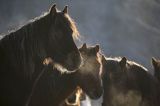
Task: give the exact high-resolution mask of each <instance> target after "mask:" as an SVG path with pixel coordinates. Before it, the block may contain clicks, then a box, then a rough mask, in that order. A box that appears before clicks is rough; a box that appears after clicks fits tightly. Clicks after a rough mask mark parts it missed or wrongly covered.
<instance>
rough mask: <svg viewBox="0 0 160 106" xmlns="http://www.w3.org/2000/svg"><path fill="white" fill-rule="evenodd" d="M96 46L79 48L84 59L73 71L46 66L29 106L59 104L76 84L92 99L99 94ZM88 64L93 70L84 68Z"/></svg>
mask: <svg viewBox="0 0 160 106" xmlns="http://www.w3.org/2000/svg"><path fill="white" fill-rule="evenodd" d="M97 47H98V46H96V47H93V48H86V51H85V50H84V49H82V48H81V49H80V53H81V55H82V58H83V59H84V58H85V60H84V64H83V65H82V66H81V67H80V68H79V69H78V70H77V71H76V72H74V73H70V74H66V73H63V74H61V73H60V72H59V70H57V69H53V68H52V67H48V69H47V70H46V71H45V74H44V75H43V76H42V77H41V78H40V80H39V82H38V83H37V86H36V88H35V91H34V93H33V95H32V97H31V101H30V103H29V106H59V105H61V103H63V102H64V101H65V99H66V98H67V97H68V96H70V95H71V94H72V93H73V92H74V91H75V90H76V88H77V86H80V87H81V88H82V90H83V91H84V92H85V93H87V94H88V95H89V96H90V97H91V98H93V99H96V98H98V97H99V96H101V94H102V83H101V79H100V76H99V72H100V70H101V69H100V67H101V63H99V61H98V57H97V54H98V51H99V49H98V50H95V49H96V48H97ZM83 48H84V47H83ZM98 48H99V47H98ZM92 52H93V53H92ZM89 54H90V55H89ZM90 59H92V62H93V63H88V62H91V61H90ZM93 60H94V61H93ZM89 64H90V65H91V66H92V67H94V69H93V68H92V69H93V70H90V68H88V69H87V68H85V67H86V65H89Z"/></svg>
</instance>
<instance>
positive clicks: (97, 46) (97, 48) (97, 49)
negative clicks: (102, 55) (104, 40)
mask: <svg viewBox="0 0 160 106" xmlns="http://www.w3.org/2000/svg"><path fill="white" fill-rule="evenodd" d="M99 48H100V47H99V45H96V46H95V51H96V53H97V52H99Z"/></svg>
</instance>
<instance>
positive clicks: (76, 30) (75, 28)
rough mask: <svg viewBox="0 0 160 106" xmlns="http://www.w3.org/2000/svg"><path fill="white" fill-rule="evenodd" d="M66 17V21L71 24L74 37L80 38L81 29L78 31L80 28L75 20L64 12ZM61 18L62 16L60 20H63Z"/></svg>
mask: <svg viewBox="0 0 160 106" xmlns="http://www.w3.org/2000/svg"><path fill="white" fill-rule="evenodd" d="M64 17H65V18H66V21H68V23H69V26H70V28H71V29H72V31H73V34H72V36H73V38H74V39H79V37H80V34H79V31H78V29H77V27H76V23H75V21H74V20H73V19H72V18H71V17H70V16H69V15H68V14H64ZM61 19H62V18H60V17H59V20H61Z"/></svg>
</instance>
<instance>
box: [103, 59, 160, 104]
mask: <svg viewBox="0 0 160 106" xmlns="http://www.w3.org/2000/svg"><path fill="white" fill-rule="evenodd" d="M102 64H103V75H102V79H103V87H104V95H103V104H102V106H159V99H158V98H159V85H158V83H157V80H156V79H155V78H154V77H153V76H152V75H151V74H149V73H148V72H147V71H148V70H147V69H145V68H144V67H143V66H141V65H139V64H137V63H135V62H133V61H128V60H127V59H126V58H125V57H123V58H105V57H102Z"/></svg>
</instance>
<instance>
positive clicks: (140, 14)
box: [0, 0, 160, 72]
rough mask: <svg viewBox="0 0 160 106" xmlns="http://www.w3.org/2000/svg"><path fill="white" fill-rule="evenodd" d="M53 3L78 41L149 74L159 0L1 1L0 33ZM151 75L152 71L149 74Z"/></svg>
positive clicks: (159, 37)
mask: <svg viewBox="0 0 160 106" xmlns="http://www.w3.org/2000/svg"><path fill="white" fill-rule="evenodd" d="M52 3H56V4H57V8H58V9H60V10H62V9H63V8H64V6H65V5H69V14H70V16H71V17H72V18H73V19H74V20H75V22H76V23H77V27H78V29H79V32H80V34H81V36H82V37H81V40H80V41H79V42H77V45H78V46H79V45H80V44H82V43H84V42H86V43H87V44H89V45H94V44H100V45H101V49H102V52H103V53H104V54H106V56H112V57H114V56H126V57H127V58H128V59H129V60H134V61H137V62H138V63H140V64H142V65H144V66H145V67H147V68H149V69H150V70H152V66H151V64H150V60H151V57H152V56H153V57H156V58H159V59H160V0H0V33H1V34H4V33H7V32H8V31H9V30H14V29H15V28H17V27H19V26H21V25H24V24H25V23H27V21H28V20H30V19H32V18H34V17H37V16H39V15H41V14H42V13H44V12H46V11H48V9H49V7H50V6H51V4H52ZM150 72H152V71H150Z"/></svg>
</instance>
